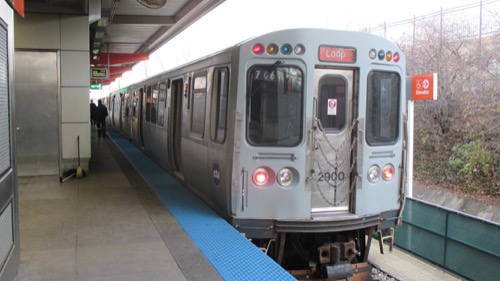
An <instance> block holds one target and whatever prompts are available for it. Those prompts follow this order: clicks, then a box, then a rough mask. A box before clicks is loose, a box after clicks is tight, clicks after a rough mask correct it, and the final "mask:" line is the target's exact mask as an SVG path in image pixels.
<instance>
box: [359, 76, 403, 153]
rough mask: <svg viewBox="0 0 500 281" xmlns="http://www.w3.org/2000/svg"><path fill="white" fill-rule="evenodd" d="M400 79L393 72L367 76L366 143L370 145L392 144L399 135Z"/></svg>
mask: <svg viewBox="0 0 500 281" xmlns="http://www.w3.org/2000/svg"><path fill="white" fill-rule="evenodd" d="M400 84H401V78H400V76H399V75H398V74H397V73H395V72H385V71H372V72H370V73H369V74H368V85H367V86H368V93H367V101H366V103H367V105H366V107H367V114H366V141H367V142H368V143H369V144H370V145H382V144H387V143H394V142H396V141H397V138H398V134H399V110H400V109H399V104H400V89H401V86H400Z"/></svg>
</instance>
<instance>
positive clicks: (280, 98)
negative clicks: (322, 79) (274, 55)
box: [246, 63, 303, 146]
mask: <svg viewBox="0 0 500 281" xmlns="http://www.w3.org/2000/svg"><path fill="white" fill-rule="evenodd" d="M302 81H303V74H302V70H301V69H300V68H298V67H295V66H279V64H278V63H275V64H273V65H255V66H253V67H252V68H251V69H250V70H249V71H248V87H247V113H246V114H247V138H248V140H249V142H250V143H251V144H253V145H256V146H295V145H298V144H299V143H300V142H301V141H302V123H303V122H302V114H303V113H302V108H303V106H302V103H303V86H302Z"/></svg>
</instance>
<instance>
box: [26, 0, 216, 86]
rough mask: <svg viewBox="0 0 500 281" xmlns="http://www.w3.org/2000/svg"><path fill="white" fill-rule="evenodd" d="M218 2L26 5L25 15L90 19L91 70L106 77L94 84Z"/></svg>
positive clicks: (117, 0) (79, 0)
mask: <svg viewBox="0 0 500 281" xmlns="http://www.w3.org/2000/svg"><path fill="white" fill-rule="evenodd" d="M222 2H224V0H102V1H101V0H24V12H25V13H43V14H47V13H51V14H65V15H88V16H89V42H90V46H89V50H90V67H91V69H97V70H99V69H100V70H104V71H105V72H107V73H105V76H106V77H107V78H105V79H100V80H99V81H97V82H102V84H109V83H111V82H112V81H114V80H115V79H116V78H119V77H121V75H122V74H123V73H124V72H126V71H129V70H131V69H132V66H133V65H135V64H136V63H138V62H140V61H144V60H147V59H148V58H149V55H150V54H151V53H153V52H154V51H156V50H157V49H158V48H160V47H161V46H162V45H164V44H165V43H167V42H168V41H169V40H171V39H173V38H174V37H175V36H176V35H177V34H179V33H180V32H181V31H183V30H184V29H186V28H187V27H189V26H190V25H191V24H193V23H194V22H196V21H197V20H198V19H200V18H201V17H202V16H204V15H205V14H206V13H208V12H209V11H211V10H212V9H214V8H215V7H217V6H218V5H219V4H221V3H222ZM92 72H93V71H91V73H92ZM96 73H99V72H96ZM101 74H102V73H101ZM91 79H92V78H91ZM92 80H93V79H92ZM91 82H96V81H91Z"/></svg>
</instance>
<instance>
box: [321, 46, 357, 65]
mask: <svg viewBox="0 0 500 281" xmlns="http://www.w3.org/2000/svg"><path fill="white" fill-rule="evenodd" d="M319 60H320V61H330V62H343V63H355V62H356V49H355V48H350V47H338V46H320V47H319Z"/></svg>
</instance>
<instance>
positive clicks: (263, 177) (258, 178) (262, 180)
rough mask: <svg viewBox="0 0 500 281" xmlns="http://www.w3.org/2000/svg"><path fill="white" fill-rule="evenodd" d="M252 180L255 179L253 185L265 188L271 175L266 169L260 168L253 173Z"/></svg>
mask: <svg viewBox="0 0 500 281" xmlns="http://www.w3.org/2000/svg"><path fill="white" fill-rule="evenodd" d="M252 178H253V183H255V185H257V186H263V185H265V184H266V183H267V181H268V179H269V174H268V172H267V171H266V170H265V169H263V168H259V169H257V170H255V171H254V172H253V176H252Z"/></svg>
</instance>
